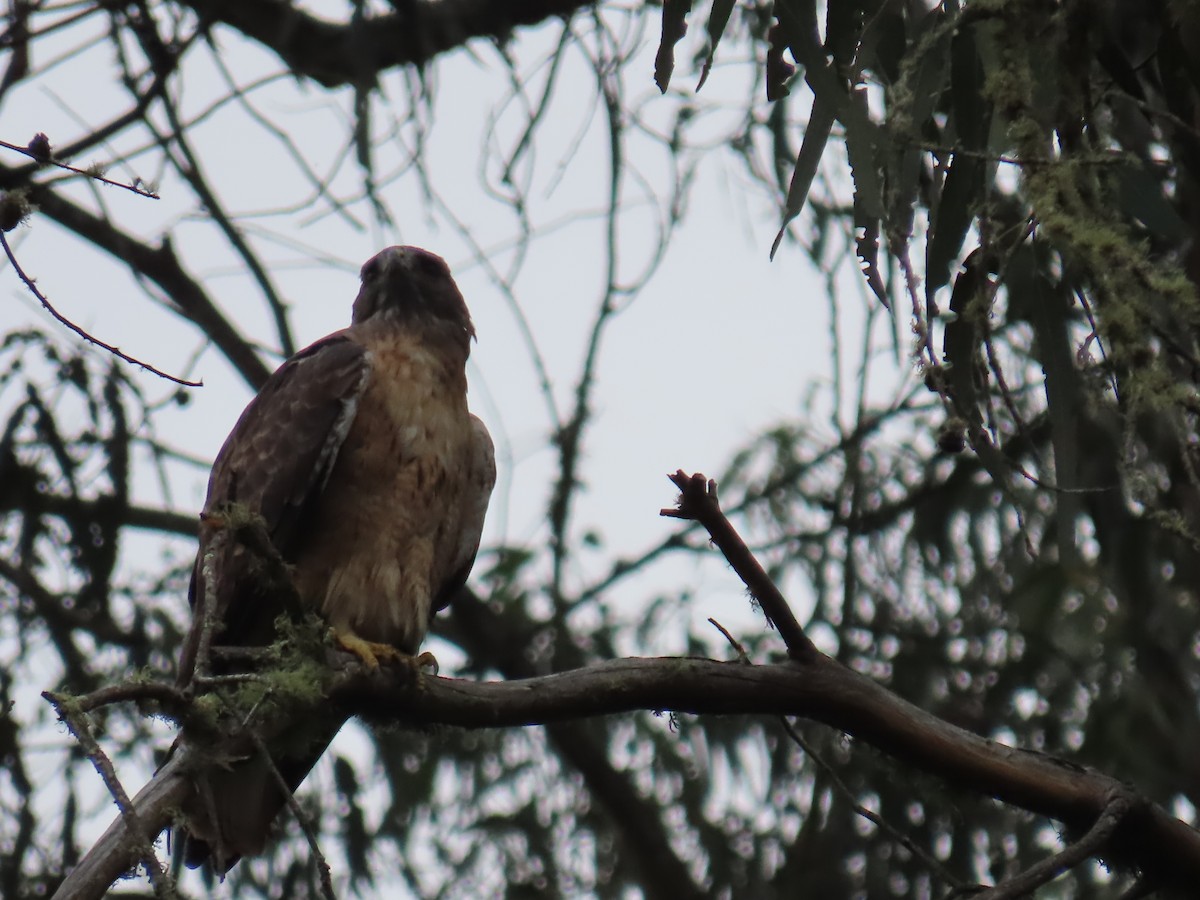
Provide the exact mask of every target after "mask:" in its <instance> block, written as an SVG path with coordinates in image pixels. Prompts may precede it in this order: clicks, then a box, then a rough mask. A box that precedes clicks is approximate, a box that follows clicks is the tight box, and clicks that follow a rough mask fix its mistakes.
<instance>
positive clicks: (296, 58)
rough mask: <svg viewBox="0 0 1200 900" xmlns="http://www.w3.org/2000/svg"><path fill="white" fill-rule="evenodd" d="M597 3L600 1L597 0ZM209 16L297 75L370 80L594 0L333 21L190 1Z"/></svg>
mask: <svg viewBox="0 0 1200 900" xmlns="http://www.w3.org/2000/svg"><path fill="white" fill-rule="evenodd" d="M593 2H594V0H593ZM185 5H187V6H190V7H191V8H192V9H194V10H195V11H196V12H197V13H198V14H199V15H200V16H201V18H202V19H204V20H205V21H207V22H210V23H224V24H226V25H229V26H230V27H231V28H234V29H236V30H238V31H240V32H241V33H242V34H244V35H245V36H246V37H248V38H251V39H252V40H255V41H258V43H260V44H262V45H263V46H264V47H267V48H268V49H270V50H272V51H273V52H274V53H275V54H276V55H278V56H279V58H280V60H282V61H283V63H284V65H286V66H287V67H288V69H289V70H291V71H292V72H293V73H295V74H296V75H297V76H305V77H308V78H312V79H313V80H314V81H317V82H319V83H320V84H322V85H324V86H325V87H340V86H343V85H362V84H363V83H364V80H365V81H366V82H367V83H370V82H373V81H374V78H375V76H376V75H377V74H378V73H379V72H381V71H383V70H385V69H392V68H396V67H398V66H404V65H410V64H416V65H421V64H424V63H427V62H429V61H430V60H432V59H433V58H434V57H435V56H438V55H439V54H441V53H445V52H446V51H448V50H453V49H455V48H457V47H461V46H462V45H463V44H465V43H466V42H467V41H469V40H471V39H472V38H477V37H488V38H495V39H499V40H503V39H505V38H507V37H508V36H509V35H510V34H511V32H512V31H513V29H515V28H518V27H520V26H525V25H537V24H539V23H541V22H542V21H544V20H545V19H550V18H553V17H556V16H569V15H571V13H573V12H575V11H576V10H577V9H581V8H583V7H585V6H591V5H592V2H589V0H521V2H512V0H510V2H507V3H496V2H494V0H440V2H429V0H414V2H410V3H405V4H404V12H403V13H399V12H398V13H395V14H388V15H381V16H370V17H367V18H363V19H362V20H361V21H355V20H353V19H348V20H347V21H346V22H330V21H328V20H325V19H319V18H317V17H316V16H313V15H311V14H309V13H307V12H305V11H304V10H302V9H300V8H298V7H297V5H296V4H294V3H292V2H290V0H188V2H186V4H185Z"/></svg>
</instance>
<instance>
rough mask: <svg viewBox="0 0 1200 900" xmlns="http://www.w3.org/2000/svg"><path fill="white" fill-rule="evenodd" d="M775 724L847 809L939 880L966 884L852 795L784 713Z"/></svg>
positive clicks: (964, 885)
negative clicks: (801, 751) (824, 777)
mask: <svg viewBox="0 0 1200 900" xmlns="http://www.w3.org/2000/svg"><path fill="white" fill-rule="evenodd" d="M779 723H780V724H781V725H782V726H783V730H784V731H785V732H787V736H788V737H789V738H791V739H792V742H793V743H794V744H795V745H796V746H797V747H799V748H800V749H801V750H803V751H804V755H805V756H807V757H808V758H809V759H811V760H812V761H813V764H814V765H816V766H817V768H819V769H820V770H821V771H823V772H824V773H825V775H826V776H827V777H828V778H829V780H830V782H831V783H832V784H833V786H834V788H835V789H836V790H837V792H838V793H839V794H841V795H842V798H843V799H844V800H845V801H846V802H847V803H848V804H849V805H850V808H851V809H852V810H854V813H855V815H858V816H862V818H864V819H866V820H867V821H868V822H871V823H872V824H873V825H875V827H877V828H879V829H880V830H881V831H884V832H886V833H887V835H888V836H889V837H890V838H891V839H892V840H894V841H896V842H897V843H899V844H902V845H904V847H905V848H906V849H907V850H908V852H909V853H911V854H912V855H913V856H915V857H916V858H917V859H919V860H921V862H923V863H925V865H927V866H929V868H930V870H931V871H934V872H937V873H939V874H940V875H941V876H942V878H943V880H945V881H946V882H947V883H948V884H951V885H953V886H954V887H956V888H967V887H969V885H967V884H966V882H964V881H963V880H962V879H961V878H959V877H958V876H957V875H955V874H954V873H953V872H951V871H950V870H949V869H947V868H946V867H945V866H944V865H942V864H941V862H939V861H938V860H937V858H936V857H934V856H933V855H932V854H930V853H929V852H928V851H926V850H925V849H924V848H923V847H921V846H920V845H919V844H917V842H916V841H914V840H913V839H912V838H910V837H909V836H908V835H907V834H905V833H904V832H902V831H900V830H899V829H898V828H896V827H895V826H894V825H892V824H891V823H890V822H888V821H887V819H885V818H883V816H881V815H879V814H878V813H875V812H872V811H871V810H869V809H867V808H866V807H865V806H863V805H862V804H861V803H859V802H858V801H857V800H856V799H855V797H854V792H853V791H852V790H850V787H849V785H847V784H846V782H845V781H843V780H842V777H841V775H839V774H838V773H837V770H835V769H834V768H833V766H831V765H830V764H829V763H827V762H826V761H825V759H824V757H822V756H821V754H819V753H817V751H816V750H814V749H813V748H812V746H811V745H810V744H809V743H808V741H806V740H804V737H803V735H801V734H800V732H798V731H797V730H796V728H795V726H794V725H792V723H791V722H789V721H788V720H787V717H786V716H780V717H779Z"/></svg>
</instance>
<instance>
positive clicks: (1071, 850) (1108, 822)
mask: <svg viewBox="0 0 1200 900" xmlns="http://www.w3.org/2000/svg"><path fill="white" fill-rule="evenodd" d="M1132 805H1133V801H1132V799H1131V797H1130V794H1129V792H1128V791H1127V790H1125V789H1124V788H1122V787H1120V786H1117V787H1114V788H1112V790H1111V791H1110V792H1109V796H1108V805H1107V806H1106V807H1105V808H1104V812H1102V813H1101V814H1100V815H1099V816H1097V817H1096V821H1095V823H1094V824H1093V825H1092V827H1091V828H1090V829H1088V832H1087V834H1085V835H1084V836H1083V837H1081V838H1080V839H1079V840H1077V841H1075V842H1074V843H1072V844H1068V845H1067V846H1066V847H1064V848H1063V849H1062V852H1060V853H1056V854H1055V855H1054V856H1051V857H1049V858H1048V859H1043V860H1041V861H1040V862H1037V863H1034V864H1033V865H1032V866H1030V867H1029V868H1028V869H1026V870H1025V871H1024V872H1021V873H1020V874H1019V875H1015V876H1014V877H1012V878H1009V879H1008V880H1006V881H1003V882H1001V883H1000V884H998V885H996V886H995V887H994V888H990V889H989V890H986V891H983V892H982V893H980V894H976V895H975V898H974V900H1017V898H1019V897H1025V896H1030V895H1032V894H1033V892H1034V891H1035V890H1037V889H1038V888H1040V887H1042V886H1043V885H1046V884H1049V883H1050V882H1051V881H1053V880H1054V879H1055V878H1057V877H1058V876H1059V875H1062V874H1063V873H1064V872H1067V871H1070V870H1071V869H1073V868H1075V867H1076V866H1077V865H1079V864H1080V863H1082V862H1083V861H1084V860H1086V859H1090V858H1091V857H1093V856H1096V855H1098V854H1099V853H1100V852H1101V850H1102V849H1103V848H1104V845H1105V844H1107V843H1108V840H1109V838H1111V837H1112V835H1113V832H1114V831H1116V829H1117V826H1118V825H1120V824H1121V820H1122V819H1124V818H1125V816H1126V814H1128V812H1129V809H1130V807H1131V806H1132Z"/></svg>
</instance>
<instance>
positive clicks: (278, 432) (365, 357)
mask: <svg viewBox="0 0 1200 900" xmlns="http://www.w3.org/2000/svg"><path fill="white" fill-rule="evenodd" d="M370 365H371V361H370V354H369V353H368V352H367V350H366V348H364V347H363V346H362V345H361V344H359V343H357V342H356V341H354V340H353V339H352V338H350V337H349V336H347V335H346V333H345V332H338V333H336V334H333V335H330V336H329V337H327V338H324V339H323V340H320V341H318V342H317V343H315V344H313V345H312V346H311V347H308V348H307V349H305V350H302V351H300V352H299V353H297V354H296V355H295V356H293V357H292V358H291V359H289V360H288V361H287V362H285V363H284V364H283V365H282V366H280V368H279V369H278V370H277V371H276V372H275V374H273V375H272V376H271V377H270V378H269V379H267V383H266V384H264V385H263V388H262V390H261V391H259V393H258V395H257V396H256V397H255V398H254V399H253V400H252V401H251V402H250V405H249V406H247V407H246V410H245V412H243V413H242V416H241V418H240V419H238V421H237V424H236V425H235V426H234V427H233V431H232V432H230V435H229V437H228V438H227V439H226V441H225V445H224V446H223V447H222V448H221V451H220V452H219V453H218V454H217V459H216V461H215V462H214V463H213V469H212V475H211V476H210V478H209V482H208V498H207V500H206V501H205V504H204V509H205V512H212V511H214V510H215V509H217V508H218V507H219V506H221V505H222V504H224V503H229V502H236V503H239V504H242V505H244V506H246V507H248V508H249V509H250V510H252V511H254V512H256V513H258V514H259V515H261V516H262V517H263V519H264V520H265V522H266V527H267V531H268V533H269V534H270V536H271V541H272V543H273V544H274V545H275V547H276V548H277V549H278V550H279V552H280V554H281V555H282V556H283V558H284V559H285V560H289V559H290V550H291V547H292V545H293V544H294V543H295V542H296V538H297V535H298V534H299V533H301V532H302V531H303V529H304V527H305V518H306V513H307V512H308V511H309V510H310V509H311V507H312V504H313V500H314V499H315V498H316V497H317V496H318V495H319V494H320V492H321V489H322V488H323V487H324V486H325V482H326V480H327V479H328V477H329V473H330V471H331V470H332V468H333V464H334V462H335V461H336V460H337V455H338V451H339V449H340V448H341V446H342V442H343V441H344V440H345V438H346V434H347V433H348V432H349V430H350V424H351V423H352V422H353V421H354V415H355V412H356V410H357V407H358V399H359V397H360V396H361V394H362V391H363V388H364V386H365V384H366V381H367V377H368V375H369V374H370ZM210 540H211V538H210V537H209V535H208V533H207V529H203V528H202V529H201V538H200V549H199V552H198V553H197V554H196V564H195V566H194V567H193V569H192V583H191V587H190V589H189V592H188V599H189V601H190V602H191V604H192V606H193V609H194V608H195V606H196V601H197V598H198V597H200V596H202V593H201V592H202V591H204V590H205V588H206V586H205V584H204V580H203V573H202V568H201V567H202V564H203V560H204V555H205V552H206V551H207V549H208V543H209V541H210ZM225 546H226V548H227V549H226V550H224V552H222V554H221V558H219V559H217V560H216V561H215V562H216V565H215V571H217V572H219V573H220V578H219V579H218V584H217V585H216V586H215V587H216V590H215V597H216V609H215V611H214V612H215V616H216V620H215V621H216V622H217V623H218V628H219V629H220V634H219V635H216V636H215V637H214V643H216V644H225V645H255V644H261V643H267V642H269V641H270V640H272V638H273V630H274V629H273V623H274V621H275V618H276V617H277V616H278V615H279V613H281V612H283V609H282V606H281V605H280V604H279V603H278V602H275V603H274V604H272V603H271V602H270V600H269V598H263V597H262V596H260V595H257V594H256V593H255V592H254V590H253V579H252V578H249V577H247V572H246V570H247V560H246V559H245V555H244V552H243V550H242V548H240V547H236V546H230V545H229V544H228V543H226V545H225ZM194 618H195V620H194V621H193V623H192V627H191V631H190V632H189V634H188V637H187V640H186V642H185V644H184V647H183V651H182V653H181V654H180V661H179V676H178V677H179V682H180V683H181V684H184V683H186V682H187V681H188V680H190V678H191V675H192V670H193V668H194V667H195V663H196V660H195V655H196V648H197V644H198V643H199V637H200V626H201V624H202V623H201V622H200V617H199V616H196V617H194Z"/></svg>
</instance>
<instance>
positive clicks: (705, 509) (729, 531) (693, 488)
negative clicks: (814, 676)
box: [659, 469, 821, 662]
mask: <svg viewBox="0 0 1200 900" xmlns="http://www.w3.org/2000/svg"><path fill="white" fill-rule="evenodd" d="M667 477H668V478H670V479H671V481H672V482H673V483H674V485H675V486H676V487H677V488H679V491H680V494H679V506H678V507H677V508H675V509H663V510H659V515H662V516H670V517H672V518H675V519H690V520H693V521H696V522H699V523H700V524H701V525H703V526H704V527H705V528H706V529H707V530H708V533H709V536H710V537H711V538H712V539H713V543H714V544H716V545H717V547H718V548H719V549H720V551H721V552H722V553H724V554H725V558H726V559H727V560H729V564H730V565H731V566H733V570H734V571H735V572H737V574H738V577H739V578H741V579H742V581H743V582H744V583H745V585H746V587H747V588H749V590H750V593H751V594H752V595H754V597H755V599H757V600H758V602H759V605H760V606H761V607H762V611H763V614H764V615H765V616H766V617H767V621H769V622H770V623H771V624H772V625H774V626H775V628H776V629H778V631H779V635H780V637H782V638H783V642H784V644H786V645H787V648H788V656H790V657H791V658H792V659H794V660H796V661H797V662H810V661H812V660H813V659H815V658H816V657H818V656H820V655H821V652H820V651H819V650H818V649H817V648H816V647H815V646H814V645H813V642H812V641H810V640H809V639H808V635H806V634H805V633H804V629H803V628H801V627H800V623H799V622H798V621H796V616H795V615H794V614H793V613H792V608H791V607H790V606H789V605H788V602H787V600H786V599H785V598H784V596H783V594H782V593H780V591H779V588H778V587H776V586H775V582H774V581H772V580H771V577H770V576H769V575H768V574H767V573H766V570H764V569H763V567H762V565H760V564H759V562H758V560H757V559H755V558H754V554H753V553H751V552H750V548H749V547H747V546H746V542H745V541H743V540H742V538H741V535H739V534H738V533H737V531H736V530H735V529H734V527H733V525H732V524H730V522H729V519H727V518H726V517H725V514H724V513H723V512H721V504H720V503H719V502H718V499H717V483H716V481H713V480H710V479H706V478H705V477H704V476H703V475H701V474H700V473H696V474H695V475H690V476H689V475H688V474H687V473H685V472H684V471H683V469H680V470H678V471H677V472H676V473H675V474H674V475H668V476H667Z"/></svg>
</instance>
